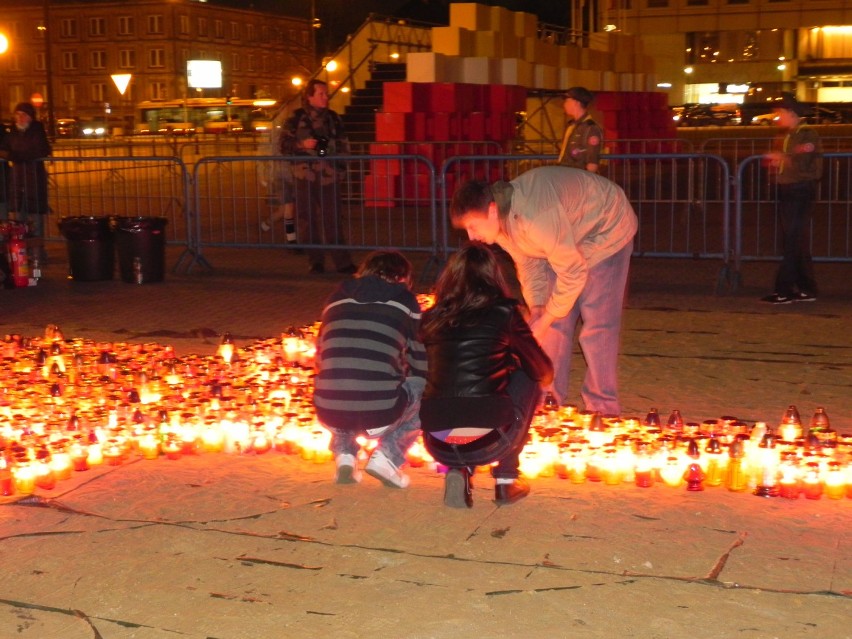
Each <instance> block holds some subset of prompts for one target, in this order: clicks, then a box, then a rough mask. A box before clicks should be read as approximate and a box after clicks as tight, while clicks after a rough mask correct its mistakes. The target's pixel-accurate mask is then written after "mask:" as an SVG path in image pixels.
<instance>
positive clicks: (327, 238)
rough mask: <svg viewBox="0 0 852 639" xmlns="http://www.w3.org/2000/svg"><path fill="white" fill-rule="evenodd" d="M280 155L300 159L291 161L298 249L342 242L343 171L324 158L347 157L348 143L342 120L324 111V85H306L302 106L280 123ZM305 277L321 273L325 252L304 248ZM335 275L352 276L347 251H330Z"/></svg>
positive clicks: (318, 81)
mask: <svg viewBox="0 0 852 639" xmlns="http://www.w3.org/2000/svg"><path fill="white" fill-rule="evenodd" d="M281 154H282V155H295V156H301V157H300V159H299V160H297V161H295V162H293V173H294V177H295V180H294V194H293V195H294V198H295V205H296V230H297V234H298V236H299V242H300V243H302V244H327V245H338V244H343V243H344V238H343V231H342V230H341V228H340V225H341V222H340V209H341V202H340V192H339V189H340V184H341V182H343V179H344V177H345V174H346V168H345V166H342V165H340V164H339V163H338V162H335V161H334V160H333V159H328V157H327V156H335V155H348V154H349V138H348V137H347V136H346V132H345V131H344V129H343V120H341V118H340V116H339V115H338V114H337V113H336V112H335V111H333V110H331V109H329V108H328V85H327V84H326V83H325V82H323V81H322V80H311V81H310V82H308V84H307V86H306V87H305V94H304V102H303V106H302V108H300V109H296V111H295V112H294V113H293V115H292V116H290V118H289V119H288V120H287V122H286V123H285V124H284V130H283V131H282V136H281ZM306 253H307V255H308V263H309V272H310V273H315V274H319V273H324V272H325V251H323V250H322V249H316V248H313V249H308V250H307V251H306ZM329 254H330V255H331V258H332V260H333V261H334V266H335V268H336V269H337V272H338V273H343V274H348V275H352V274H353V273H355V271H356V270H357V268H356V267H355V265H354V264H353V263H352V256H351V255H350V253H349V251H348V250H346V249H341V248H337V249H331V250H329Z"/></svg>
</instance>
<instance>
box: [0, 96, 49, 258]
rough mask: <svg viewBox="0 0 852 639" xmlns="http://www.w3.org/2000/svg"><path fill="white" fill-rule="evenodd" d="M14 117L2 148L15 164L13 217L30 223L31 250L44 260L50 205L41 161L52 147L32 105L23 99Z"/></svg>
mask: <svg viewBox="0 0 852 639" xmlns="http://www.w3.org/2000/svg"><path fill="white" fill-rule="evenodd" d="M14 120H15V121H14V125H13V126H12V127H11V129H10V130H9V132H8V134H7V135H6V136H5V140H4V141H3V146H2V148H0V152H2V157H4V158H5V159H7V160H9V161H10V162H11V163H12V168H11V172H10V179H9V216H10V217H12V218H13V219H17V220H19V221H21V222H25V223H26V224H27V227H28V235H29V237H30V241H29V244H30V249H31V252H32V254H33V256H34V257H38V258H39V259H41V260H42V261H44V258H45V254H44V245H43V238H44V218H45V216H46V215H47V214H48V212H49V207H48V203H47V169H46V168H45V166H44V162H42V161H41V160H43V159H44V158H46V157H48V156H49V155H50V154H51V151H52V149H51V147H50V142H49V141H48V139H47V133H46V132H45V130H44V125H43V124H42V123H41V122H39V121H38V120H37V119H36V110H35V107H34V106H33V105H32V104H30V103H29V102H21V103H19V104H18V105H16V106H15V111H14Z"/></svg>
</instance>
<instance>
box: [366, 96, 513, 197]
mask: <svg viewBox="0 0 852 639" xmlns="http://www.w3.org/2000/svg"><path fill="white" fill-rule="evenodd" d="M526 100H527V90H526V88H525V87H522V86H515V85H504V84H494V85H487V84H467V83H455V82H386V83H385V85H384V103H383V109H382V111H381V112H379V113H376V142H375V143H374V144H371V145H370V155H371V156H373V157H374V158H376V157H377V156H382V155H421V156H424V157H426V158H428V159H429V160H430V161H431V162H432V164H433V165H434V166H435V169H436V170H440V168H441V165H442V164H443V162H444V160H446V159H447V158H449V157H456V156H464V155H472V154H482V155H495V154H500V153H504V152H505V151H506V150H507V149H508V144H509V142H510V140H511V139H512V138H513V137H514V136H515V127H516V115H515V114H516V113H517V112H518V111H524V110H525V109H526ZM487 177H488V178H491V177H492V176H487ZM499 177H500V176H497V177H494V178H493V179H495V180H496V179H499ZM429 179H430V174H429V172H428V170H427V168H426V165H425V164H424V163H422V162H417V163H415V162H411V161H407V162H406V163H405V165H404V166H403V163H402V162H401V161H400V160H398V159H388V160H381V159H373V160H372V161H371V168H370V173H369V174H367V176H366V178H365V184H364V195H365V198H366V200H367V203H368V204H370V205H374V206H381V205H387V206H393V205H394V202H395V201H397V200H399V199H401V198H404V199H424V198H426V197H428V194H429ZM448 190H449V189H448Z"/></svg>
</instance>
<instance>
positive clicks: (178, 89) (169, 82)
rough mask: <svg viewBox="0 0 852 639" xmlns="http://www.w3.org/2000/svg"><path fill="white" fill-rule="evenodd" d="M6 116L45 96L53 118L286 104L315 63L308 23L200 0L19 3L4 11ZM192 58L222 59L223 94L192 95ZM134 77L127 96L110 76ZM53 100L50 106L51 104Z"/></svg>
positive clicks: (0, 90) (1, 93)
mask: <svg viewBox="0 0 852 639" xmlns="http://www.w3.org/2000/svg"><path fill="white" fill-rule="evenodd" d="M0 33H3V34H5V35H6V36H7V38H8V40H9V48H8V50H7V51H6V53H5V54H2V55H0V118H3V119H6V118H8V115H9V113H10V110H11V109H12V108H13V107H14V105H15V104H16V103H17V102H20V101H29V100H31V99H32V98H33V96H35V97H36V100H35V101H36V102H38V101H39V100H38V98H39V96H41V97H42V99H43V100H44V105H43V106H42V109H43V114H44V113H50V114H52V115H53V116H54V117H55V118H61V117H80V118H89V117H95V116H101V115H103V114H104V113H105V111H106V110H107V109H108V108H109V105H118V106H120V105H132V104H135V103H137V102H140V101H142V100H160V99H164V100H165V99H178V98H185V97H221V96H226V95H231V96H235V97H241V98H261V97H272V98H287V97H290V96H292V95H293V93H294V92H295V90H296V89H295V88H294V87H293V85H292V83H291V80H292V78H293V77H294V76H302V77H304V76H306V75H309V74H310V73H311V72H312V71H313V70H314V66H315V55H314V47H313V37H312V32H311V24H310V21H309V20H305V19H302V18H292V17H287V16H281V15H276V14H271V13H265V12H258V11H253V10H250V9H235V8H228V7H223V6H215V5H211V4H208V3H206V2H203V1H198V0H128V1H125V2H116V1H111V0H107V1H103V2H98V1H97V0H96V1H94V2H92V1H91V0H90V1H88V2H68V1H63V0H49V1H48V0H45V2H44V3H41V2H35V3H29V4H27V3H17V4H16V5H15V6H13V7H9V8H5V9H4V10H3V12H2V13H0ZM188 60H217V61H219V62H221V67H222V88H221V89H213V88H208V89H203V90H202V91H198V90H197V89H191V88H189V87H188V83H187V61H188ZM114 74H130V76H131V79H130V83H129V85H128V87H127V89H126V91H125V92H124V95H121V93H120V92H119V90H118V87H117V86H116V83H115V82H114V81H113V80H112V76H113V75H114ZM51 101H52V103H51Z"/></svg>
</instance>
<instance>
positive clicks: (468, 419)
mask: <svg viewBox="0 0 852 639" xmlns="http://www.w3.org/2000/svg"><path fill="white" fill-rule="evenodd" d="M423 343H424V345H425V346H426V357H427V361H428V374H427V378H426V390H425V392H424V394H423V402H424V404H432V406H431V408H430V410H429V411H428V412H429V414H430V415H436V413H446V414H445V415H443V417H442V419H441V423H440V424H434V425H432V424H427V423H424V424H423V428H424V430H432V429H433V427H434V428H437V427H445V426H447V425H453V426H459V425H463V424H469V425H472V424H475V423H480V424H481V421H482V420H483V417H484V413H489V414H493V413H495V412H496V411H498V410H502V409H504V408H505V407H504V406H503V404H506V402H505V401H501V400H505V399H507V398H508V395H507V393H506V387H507V386H508V383H509V376H510V375H511V373H512V372H514V371H515V370H516V369H517V368H518V367H520V368H522V369H523V370H524V371H525V372H526V373H527V375H529V376H530V377H531V378H532V379H533V380H536V381H538V382H540V383H541V384H543V385H546V384H549V383H550V381H551V380H552V378H553V365H552V364H551V362H550V358H548V356H547V355H546V354H545V353H544V351H543V350H542V349H541V346H539V344H538V342H537V341H536V340H535V338H534V337H533V335H532V332H531V331H530V328H529V326H528V325H527V323H526V321H525V320H524V318H523V316H522V315H521V313H520V310H519V309H518V305H517V302H516V301H515V300H511V299H504V300H500V301H498V302H497V303H495V304H494V305H492V306H490V307H489V308H486V309H483V310H482V311H481V312H479V313H477V314H476V315H475V316H471V317H470V320H469V321H468V322H467V323H466V324H465V325H464V326H456V327H448V328H447V329H445V330H444V331H442V332H441V333H440V334H438V335H429V336H423ZM462 399H467V400H471V401H459V400H462ZM439 400H443V401H439ZM447 400H451V401H447ZM435 404H442V405H444V406H446V410H445V411H444V410H440V409H438V410H436V409H437V406H435ZM507 406H508V407H511V404H507ZM492 409H493V410H492ZM460 412H461V413H469V414H468V415H460V414H459V413H460ZM424 414H425V413H424V412H423V411H421V417H422V416H423V415H424ZM493 419H497V418H496V417H493ZM436 420H437V417H436ZM486 421H489V420H486Z"/></svg>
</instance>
